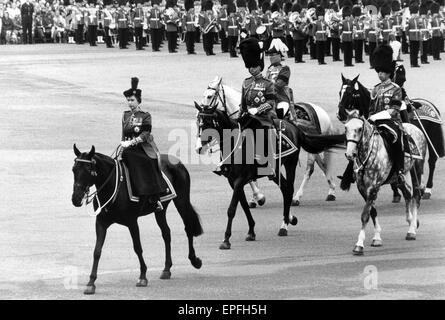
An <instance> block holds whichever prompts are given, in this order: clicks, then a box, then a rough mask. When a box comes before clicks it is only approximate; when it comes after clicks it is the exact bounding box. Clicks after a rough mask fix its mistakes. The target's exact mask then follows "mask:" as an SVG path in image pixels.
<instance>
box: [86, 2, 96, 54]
mask: <svg viewBox="0 0 445 320" xmlns="http://www.w3.org/2000/svg"><path fill="white" fill-rule="evenodd" d="M88 3H89V4H90V7H89V8H88V11H87V13H88V42H89V43H90V46H91V47H95V46H97V44H96V41H97V24H98V18H99V12H98V10H97V9H96V8H95V4H96V0H89V1H88Z"/></svg>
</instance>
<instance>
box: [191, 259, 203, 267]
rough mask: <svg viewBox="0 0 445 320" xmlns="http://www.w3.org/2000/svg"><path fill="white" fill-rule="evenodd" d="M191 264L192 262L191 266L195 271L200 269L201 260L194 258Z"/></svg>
mask: <svg viewBox="0 0 445 320" xmlns="http://www.w3.org/2000/svg"><path fill="white" fill-rule="evenodd" d="M191 262H192V266H193V267H195V269H201V267H202V260H201V259H199V258H195V259H194V260H192V261H191Z"/></svg>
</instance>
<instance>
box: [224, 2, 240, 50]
mask: <svg viewBox="0 0 445 320" xmlns="http://www.w3.org/2000/svg"><path fill="white" fill-rule="evenodd" d="M227 14H228V17H227V38H228V41H229V51H230V57H231V58H237V57H238V55H237V54H236V45H237V43H238V37H239V35H240V30H241V17H240V16H239V15H236V7H235V4H234V3H233V1H232V0H229V3H228V6H227Z"/></svg>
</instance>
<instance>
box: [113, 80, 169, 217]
mask: <svg viewBox="0 0 445 320" xmlns="http://www.w3.org/2000/svg"><path fill="white" fill-rule="evenodd" d="M138 83H139V79H138V78H131V88H130V89H128V90H125V91H124V92H123V94H124V96H125V98H126V99H127V103H128V107H129V108H130V110H128V111H125V112H124V114H123V117H122V142H121V146H122V149H123V151H122V153H121V157H122V160H123V162H124V163H125V165H126V166H127V167H128V170H129V172H130V178H131V181H132V185H133V186H134V192H135V193H136V195H137V196H139V197H140V203H141V207H140V210H141V213H145V212H148V210H147V209H154V211H155V212H160V211H162V210H163V207H162V204H161V202H160V195H161V194H162V192H164V191H165V190H164V189H163V181H162V174H161V169H160V164H159V161H160V159H159V151H158V148H157V146H156V144H155V142H154V140H153V135H152V134H151V128H152V122H151V115H150V113H149V112H145V111H142V109H141V100H142V98H141V93H142V91H141V90H140V89H138Z"/></svg>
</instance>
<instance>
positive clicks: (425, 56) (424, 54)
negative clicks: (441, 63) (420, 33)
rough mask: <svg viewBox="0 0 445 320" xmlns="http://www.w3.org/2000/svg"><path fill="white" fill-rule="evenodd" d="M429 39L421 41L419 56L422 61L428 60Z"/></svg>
mask: <svg viewBox="0 0 445 320" xmlns="http://www.w3.org/2000/svg"><path fill="white" fill-rule="evenodd" d="M429 44H430V42H429V40H427V41H422V55H421V56H420V61H421V62H422V63H427V62H428V52H429Z"/></svg>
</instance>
